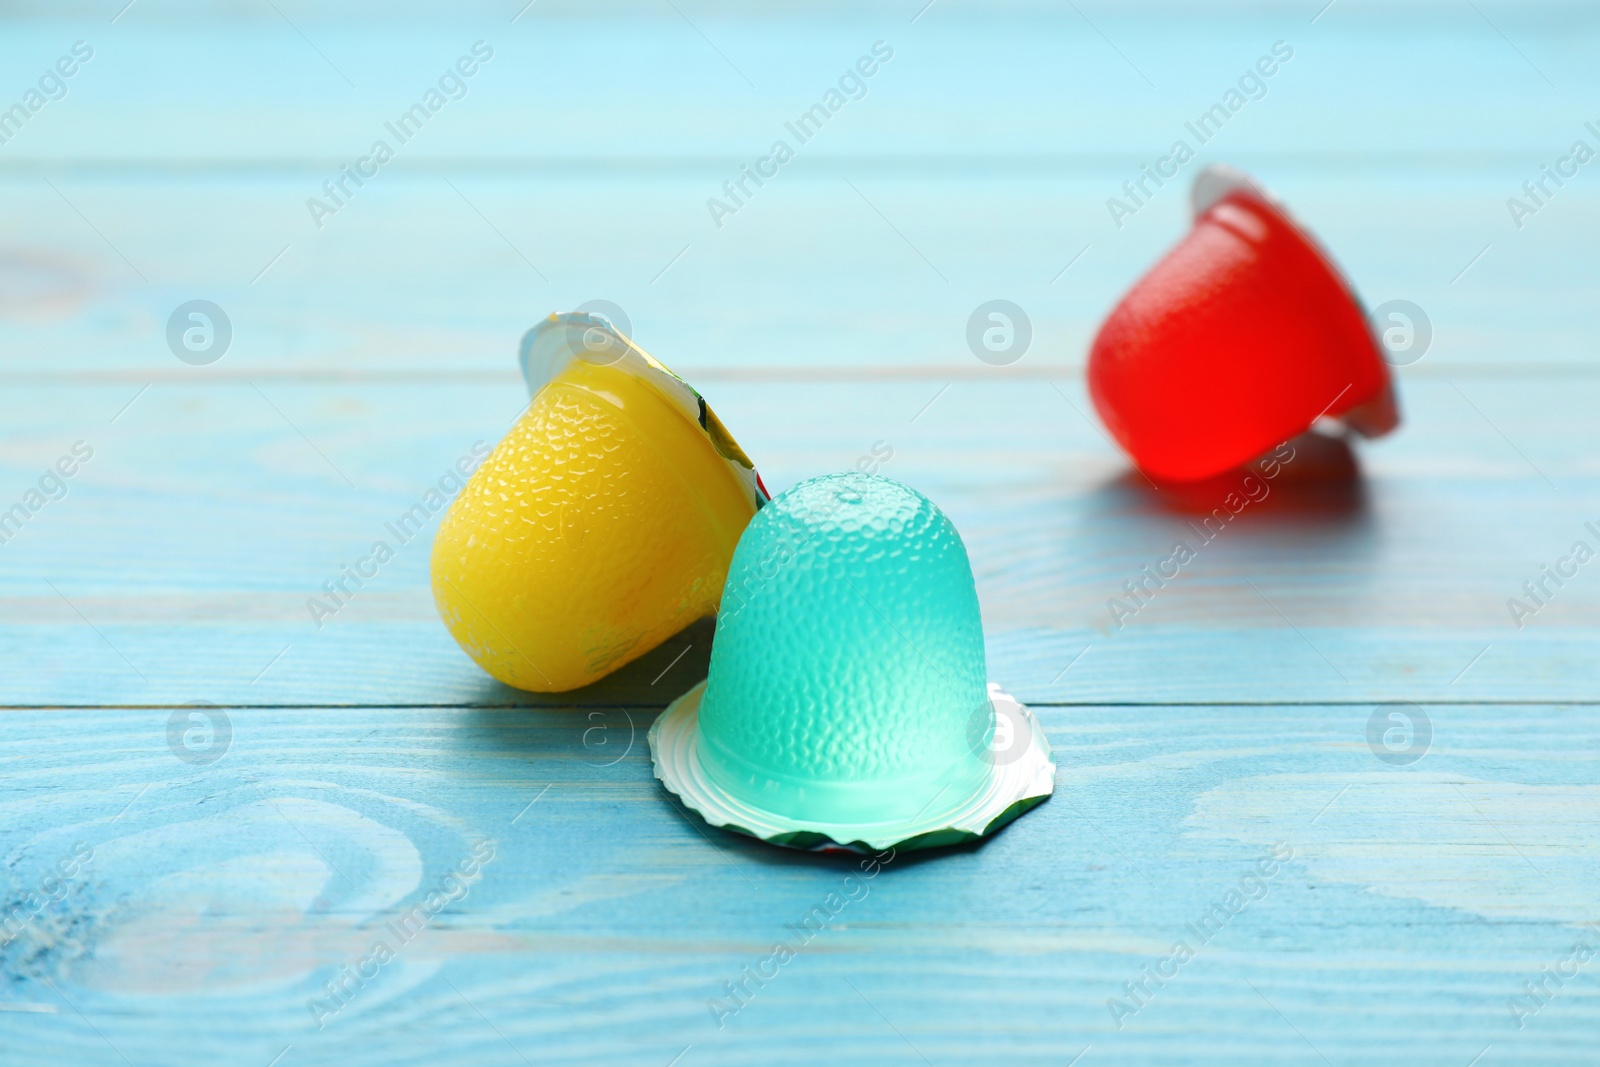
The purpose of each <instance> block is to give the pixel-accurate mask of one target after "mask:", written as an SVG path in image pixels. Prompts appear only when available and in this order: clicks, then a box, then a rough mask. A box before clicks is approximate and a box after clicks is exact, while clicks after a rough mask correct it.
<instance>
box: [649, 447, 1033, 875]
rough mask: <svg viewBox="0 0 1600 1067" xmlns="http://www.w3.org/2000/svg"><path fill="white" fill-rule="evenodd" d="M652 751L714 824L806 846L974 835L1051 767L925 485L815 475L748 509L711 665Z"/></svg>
mask: <svg viewBox="0 0 1600 1067" xmlns="http://www.w3.org/2000/svg"><path fill="white" fill-rule="evenodd" d="M650 748H651V754H652V757H653V759H654V760H655V766H656V776H657V777H658V778H660V779H661V780H662V782H663V784H665V785H666V787H667V788H668V789H669V790H671V791H672V792H673V793H676V794H677V795H678V796H679V797H680V798H681V799H683V801H684V802H685V803H686V804H687V805H688V806H689V807H691V808H693V809H694V810H696V811H698V812H699V813H700V814H701V815H702V816H704V817H705V819H706V820H707V821H708V822H710V823H711V824H712V825H715V826H724V827H727V828H729V829H734V830H739V831H741V832H744V833H748V834H751V835H752V836H756V837H760V838H763V839H764V840H769V841H774V842H776V843H779V844H787V845H793V846H796V847H802V848H829V847H846V848H865V849H874V850H876V849H882V848H886V847H889V846H900V847H928V846H933V845H942V844H950V843H953V842H955V841H960V840H966V839H970V838H972V837H979V836H983V835H984V834H986V833H989V832H990V831H991V830H994V829H996V828H998V827H999V826H1001V825H1004V824H1005V823H1006V822H1009V821H1010V820H1011V819H1013V818H1015V817H1016V816H1017V815H1019V814H1021V813H1022V812H1023V811H1025V810H1027V808H1029V807H1031V806H1032V805H1034V804H1037V803H1039V802H1040V801H1041V800H1043V799H1044V798H1045V797H1046V796H1048V795H1049V794H1050V792H1051V789H1052V788H1053V785H1054V777H1055V765H1054V762H1053V757H1052V755H1051V752H1050V746H1049V743H1048V742H1047V741H1046V740H1045V737H1044V732H1043V730H1042V729H1040V728H1039V725H1038V723H1037V722H1036V721H1035V720H1034V718H1033V716H1032V714H1031V713H1030V712H1029V711H1028V710H1027V709H1026V708H1023V707H1022V706H1021V705H1019V704H1017V703H1016V702H1015V701H1013V700H1011V699H1010V698H1009V697H1006V696H1005V694H1003V693H1001V692H1000V691H999V690H998V688H997V687H993V686H988V685H986V682H985V676H984V654H983V625H982V621H981V618H980V615H979V610H978V596H977V591H976V589H975V588H974V586H973V581H972V567H971V564H970V563H968V561H967V552H966V548H965V546H963V545H962V543H961V536H960V535H959V534H958V533H957V532H956V529H955V527H954V526H953V525H951V523H950V520H949V519H947V518H945V516H944V514H943V513H942V512H940V511H939V509H938V508H937V507H935V506H934V505H933V503H932V502H931V501H929V500H928V499H927V498H926V497H924V496H923V495H922V494H921V493H918V492H917V491H916V490H914V489H911V488H909V487H907V486H904V485H901V484H900V483H899V482H895V481H892V480H890V479H888V478H880V477H876V476H873V475H867V474H832V475H826V476H823V477H820V478H813V479H811V480H810V481H807V482H802V483H801V484H799V485H796V486H794V487H793V488H791V489H789V490H788V491H787V492H785V493H782V494H780V495H779V496H777V497H776V498H774V499H773V500H772V502H771V503H770V504H768V505H767V506H766V507H764V508H762V509H761V510H760V511H759V512H757V513H756V517H755V518H754V519H752V520H751V522H750V525H749V526H748V527H747V528H746V529H745V532H744V535H743V536H742V537H741V538H740V540H739V545H738V548H737V549H736V550H735V551H734V555H733V562H732V564H731V566H730V568H729V572H728V582H727V585H726V586H725V587H724V589H723V594H722V610H721V613H720V614H719V615H718V617H717V634H716V643H715V644H714V645H713V647H712V651H711V671H710V677H709V678H708V679H707V680H706V681H705V682H702V683H701V684H700V685H698V686H696V687H695V688H694V689H692V690H690V691H689V692H688V693H686V694H684V696H682V697H680V698H679V699H678V700H676V701H674V702H673V704H672V705H671V707H669V708H668V709H667V710H666V711H665V712H663V713H662V715H661V717H660V718H659V719H657V721H656V723H655V724H654V725H653V726H652V727H651V730H650Z"/></svg>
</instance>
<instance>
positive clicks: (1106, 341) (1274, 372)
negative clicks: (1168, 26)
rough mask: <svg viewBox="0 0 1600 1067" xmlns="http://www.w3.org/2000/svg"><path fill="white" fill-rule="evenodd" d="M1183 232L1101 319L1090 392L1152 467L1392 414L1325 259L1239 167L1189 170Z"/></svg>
mask: <svg viewBox="0 0 1600 1067" xmlns="http://www.w3.org/2000/svg"><path fill="white" fill-rule="evenodd" d="M1191 200H1192V203H1193V207H1194V225H1193V227H1192V228H1191V230H1190V231H1189V233H1188V235H1187V236H1185V237H1184V239H1183V240H1182V241H1180V242H1179V243H1178V244H1177V246H1176V247H1174V248H1173V249H1172V250H1171V251H1170V252H1168V253H1167V254H1166V256H1165V257H1163V258H1162V259H1161V261H1160V262H1158V263H1157V264H1156V265H1155V266H1154V267H1153V268H1151V270H1150V272H1149V273H1148V274H1146V275H1145V276H1144V277H1143V278H1141V279H1140V280H1139V281H1138V282H1137V283H1135V285H1134V286H1133V288H1132V289H1130V290H1129V291H1128V293H1127V295H1125V296H1124V297H1123V298H1122V300H1121V302H1120V303H1118V305H1117V306H1116V308H1115V309H1113V311H1112V312H1111V314H1110V315H1109V316H1108V317H1107V318H1106V321H1105V323H1104V324H1102V326H1101V327H1100V332H1099V334H1098V335H1097V336H1096V337H1095V340H1094V344H1093V346H1092V348H1091V350H1090V353H1089V394H1090V396H1091V398H1092V399H1093V401H1094V405H1095V409H1096V410H1097V411H1098V412H1099V414H1100V418H1101V420H1102V421H1103V422H1104V423H1105V424H1106V427H1107V428H1108V429H1109V430H1110V431H1111V435H1112V437H1114V438H1115V439H1116V441H1117V443H1118V444H1119V445H1121V446H1122V448H1123V449H1124V451H1126V452H1127V453H1128V455H1129V456H1130V457H1132V459H1133V461H1134V463H1136V464H1137V465H1138V467H1139V468H1140V470H1142V471H1144V472H1145V473H1146V474H1148V475H1150V476H1151V477H1152V478H1156V479H1164V480H1168V481H1194V480H1198V479H1202V478H1207V477H1210V476H1212V475H1215V474H1220V473H1222V472H1223V471H1227V470H1231V469H1232V468H1234V467H1237V466H1239V465H1240V464H1242V463H1247V462H1249V461H1250V460H1252V459H1255V458H1256V457H1258V456H1260V455H1262V454H1264V453H1265V452H1267V451H1268V450H1269V449H1271V448H1273V447H1274V446H1276V445H1277V444H1279V443H1281V442H1283V441H1286V440H1288V439H1289V438H1291V437H1294V436H1295V435H1297V434H1299V433H1302V432H1303V431H1305V430H1307V429H1309V428H1310V427H1311V425H1312V424H1313V423H1314V422H1316V421H1317V420H1318V419H1319V418H1322V417H1328V418H1330V419H1337V420H1341V421H1343V422H1344V423H1345V424H1346V425H1347V426H1348V427H1349V428H1351V429H1353V430H1355V431H1357V432H1359V433H1361V434H1363V435H1365V436H1368V437H1376V436H1379V435H1381V434H1385V433H1388V432H1389V431H1390V430H1392V429H1394V428H1395V426H1397V425H1398V424H1399V412H1398V409H1397V407H1396V404H1395V399H1394V391H1393V386H1392V383H1391V381H1390V377H1389V370H1388V365H1387V364H1386V363H1385V362H1384V360H1383V358H1382V351H1381V349H1380V346H1379V342H1378V339H1377V338H1376V337H1375V336H1374V333H1373V330H1372V327H1371V325H1370V324H1369V323H1368V321H1367V317H1366V315H1365V313H1364V312H1363V311H1362V308H1361V305H1360V303H1359V301H1358V300H1357V299H1356V296H1355V293H1354V290H1353V289H1352V288H1351V287H1350V285H1349V283H1347V282H1346V281H1345V279H1344V277H1343V276H1342V275H1341V274H1340V273H1339V270H1338V268H1337V267H1336V266H1335V265H1334V263H1333V261H1332V259H1331V258H1330V257H1329V256H1328V255H1327V254H1326V253H1325V252H1324V251H1323V250H1322V249H1321V248H1320V247H1319V246H1318V245H1317V243H1316V241H1315V240H1313V239H1312V238H1311V236H1310V235H1309V234H1308V233H1306V231H1304V230H1303V229H1301V228H1300V227H1299V226H1298V225H1297V224H1296V223H1295V222H1294V220H1293V219H1292V218H1290V217H1289V215H1288V213H1287V212H1286V211H1285V210H1284V209H1283V207H1282V205H1280V204H1279V203H1278V202H1277V201H1276V200H1274V199H1273V198H1272V196H1270V195H1269V194H1268V193H1267V192H1265V191H1264V190H1263V189H1262V188H1261V187H1260V186H1259V185H1257V184H1256V183H1255V182H1254V181H1252V180H1251V179H1250V178H1249V177H1248V176H1246V175H1244V174H1243V173H1241V172H1239V171H1236V170H1233V169H1232V168H1228V167H1220V166H1218V167H1209V168H1207V169H1206V170H1205V171H1203V172H1201V173H1200V174H1199V175H1198V176H1197V177H1196V178H1195V183H1194V187H1193V190H1192V191H1191Z"/></svg>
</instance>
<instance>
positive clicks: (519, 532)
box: [432, 312, 767, 693]
mask: <svg viewBox="0 0 1600 1067" xmlns="http://www.w3.org/2000/svg"><path fill="white" fill-rule="evenodd" d="M520 355H521V362H522V369H523V374H524V376H525V377H526V378H527V380H528V386H529V390H530V392H531V393H532V394H533V399H532V400H531V401H530V402H529V404H528V408H527V410H526V411H525V412H523V414H522V416H521V418H519V419H518V420H517V422H516V424H515V425H514V426H512V428H511V430H510V432H509V433H507V434H506V436H505V438H504V439H503V440H502V441H501V442H500V444H499V445H498V446H496V448H495V449H494V451H493V452H491V453H490V454H489V457H488V458H487V459H486V460H485V461H484V462H483V465H482V466H480V467H479V468H478V470H477V471H476V472H475V473H474V474H473V475H472V478H471V479H470V480H469V481H468V482H467V485H466V488H465V489H463V490H462V492H461V495H460V496H459V497H457V498H456V501H455V503H454V504H453V505H452V506H451V508H450V510H449V512H448V513H447V514H446V515H445V517H444V520H443V521H442V522H441V523H440V526H439V532H438V534H437V535H436V536H435V538H434V543H433V561H432V570H433V595H434V601H435V603H436V604H437V606H438V609H439V616H440V618H442V619H443V620H444V623H445V626H446V627H447V628H448V629H449V630H450V634H451V636H452V637H454V638H455V639H456V642H457V643H458V644H459V645H460V646H461V648H462V649H463V650H464V651H465V652H466V653H467V655H469V656H471V657H472V659H473V660H474V661H475V662H476V663H477V664H478V666H480V667H482V668H483V669H484V670H485V671H487V672H488V673H489V674H491V675H493V676H494V677H495V678H497V679H499V680H500V681H502V682H504V683H505V684H507V685H510V686H515V687H516V688H518V689H527V690H532V691H534V692H541V693H555V692H563V691H565V690H568V689H576V688H578V687H579V686H583V685H588V684H589V683H591V682H594V681H597V680H598V679H600V678H602V677H604V676H605V675H607V674H609V673H611V672H612V671H614V670H616V669H617V668H618V667H621V666H622V665H623V664H625V663H628V662H629V661H631V660H633V659H636V658H638V657H639V656H642V655H644V654H645V653H646V652H648V651H650V650H651V649H653V648H655V647H656V646H657V645H659V644H661V643H662V642H663V641H665V640H666V639H667V638H669V637H671V636H672V635H673V634H675V633H677V632H678V631H680V630H682V629H683V628H684V627H685V626H687V625H689V624H690V623H692V622H694V621H695V620H696V619H700V618H703V617H705V616H708V615H712V614H714V613H715V612H716V610H717V606H718V603H719V601H720V600H721V597H722V587H723V583H724V581H725V580H726V578H727V573H728V563H729V560H730V559H731V558H732V556H733V550H734V547H735V545H737V543H738V540H739V535H740V534H741V533H742V532H743V531H744V528H745V526H746V524H748V523H749V521H750V519H751V518H752V517H753V516H754V515H755V513H756V510H757V509H758V508H760V507H761V505H762V504H763V503H765V502H766V499H767V493H766V490H765V488H764V487H763V486H762V484H761V480H760V477H759V476H758V475H757V474H756V471H755V468H754V467H753V466H752V465H751V463H750V460H749V459H748V458H747V457H746V456H745V454H744V452H743V451H742V450H741V449H740V448H739V446H738V445H737V444H736V443H734V441H733V438H732V437H730V436H729V435H728V433H727V431H726V430H725V429H724V428H723V426H722V424H721V423H720V422H718V421H717V418H716V416H715V415H714V414H713V413H712V411H711V409H710V408H709V407H708V406H707V405H706V403H705V400H704V399H703V398H702V397H701V396H700V394H699V393H697V392H696V391H695V390H694V389H693V388H691V387H690V386H689V384H688V383H687V382H685V381H683V379H681V378H679V377H678V376H677V375H675V374H673V373H672V372H671V371H670V370H668V369H667V368H666V367H665V366H663V365H662V364H661V363H659V362H657V361H656V360H655V359H653V358H652V357H651V356H650V355H648V354H647V353H646V352H644V351H643V350H642V349H640V348H639V347H638V346H637V345H635V344H634V343H633V342H632V340H630V339H629V338H627V337H626V336H624V335H623V334H622V333H620V332H619V331H618V330H616V329H615V328H614V327H613V326H612V324H611V323H610V322H609V321H607V320H606V319H605V318H603V317H601V316H599V315H593V314H587V313H583V312H574V313H569V314H562V315H551V316H550V317H549V318H547V319H545V320H544V321H543V322H541V323H539V324H538V325H537V326H535V327H534V328H533V329H532V330H530V331H529V332H528V334H527V336H526V337H524V338H523V342H522V350H521V354H520Z"/></svg>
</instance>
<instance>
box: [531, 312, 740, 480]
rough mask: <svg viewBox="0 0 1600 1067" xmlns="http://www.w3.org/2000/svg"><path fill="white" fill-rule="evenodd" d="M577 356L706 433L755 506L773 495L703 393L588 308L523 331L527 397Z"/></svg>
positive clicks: (549, 319) (542, 322)
mask: <svg viewBox="0 0 1600 1067" xmlns="http://www.w3.org/2000/svg"><path fill="white" fill-rule="evenodd" d="M574 359H586V360H588V361H589V362H591V363H594V364H596V365H597V366H606V367H612V368H615V369H616V370H617V371H618V372H619V373H622V374H631V375H633V376H634V377H636V378H638V379H640V380H641V381H643V382H645V383H646V384H647V385H649V386H650V387H651V388H652V389H653V390H654V391H655V392H656V393H657V394H658V395H660V396H661V397H662V398H663V399H665V400H666V401H667V402H668V403H669V404H671V405H672V406H673V407H674V408H677V409H678V410H679V411H681V412H682V413H683V415H684V417H685V418H687V419H688V420H689V421H691V422H693V423H694V424H695V425H696V426H698V427H699V428H700V431H701V432H702V433H704V434H705V435H706V439H707V440H708V441H709V442H710V444H711V447H712V448H714V449H715V450H716V452H717V455H718V456H720V457H721V458H722V461H723V462H724V463H726V464H727V465H728V469H729V470H731V471H732V472H733V474H734V476H735V477H736V478H737V479H738V480H739V484H741V485H742V486H744V488H745V491H746V492H747V493H748V494H749V496H750V498H751V500H753V501H754V502H755V506H756V508H758V509H759V508H761V507H762V505H764V504H766V502H767V501H768V500H769V499H771V496H770V494H769V493H768V492H767V487H766V486H765V485H764V484H763V483H762V481H761V475H760V474H759V473H757V471H756V468H755V464H754V463H752V462H751V461H750V457H749V456H747V455H745V453H744V449H742V448H740V447H739V443H738V442H737V441H735V440H734V439H733V435H732V434H730V433H728V430H727V428H726V427H724V426H723V425H722V420H721V419H718V418H717V415H716V412H714V411H712V410H711V406H710V405H709V404H707V403H706V401H705V397H703V396H701V395H700V393H699V391H698V390H696V389H695V388H694V386H692V385H690V384H689V383H688V382H686V381H684V380H683V379H682V378H680V377H678V376H677V375H676V374H674V373H673V372H672V370H671V369H670V368H669V367H667V365H666V364H664V363H662V362H661V361H659V360H657V359H656V358H655V357H654V356H652V355H650V353H648V352H646V351H645V350H644V349H642V348H640V347H639V346H638V345H636V344H634V343H633V339H632V338H630V337H628V336H627V335H625V334H623V333H622V331H620V330H618V329H617V328H616V327H615V326H613V325H612V324H611V322H610V320H609V319H607V318H606V317H605V316H603V315H598V314H595V313H594V312H589V311H567V312H557V313H554V314H551V315H550V316H548V317H547V318H545V319H544V320H543V321H541V322H539V323H537V324H536V325H535V326H534V327H533V329H531V330H529V331H528V332H527V333H526V334H524V335H523V338H522V344H521V346H520V347H519V348H518V351H517V362H518V363H519V364H520V365H521V367H522V377H523V380H525V381H526V382H527V383H528V395H529V396H530V397H533V396H537V395H539V391H540V390H541V389H543V388H544V387H545V386H546V385H549V384H550V382H551V381H552V380H554V379H555V377H556V376H557V375H559V374H560V373H561V372H562V371H563V370H565V369H566V368H567V365H568V364H570V363H571V362H572V361H573V360H574Z"/></svg>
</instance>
